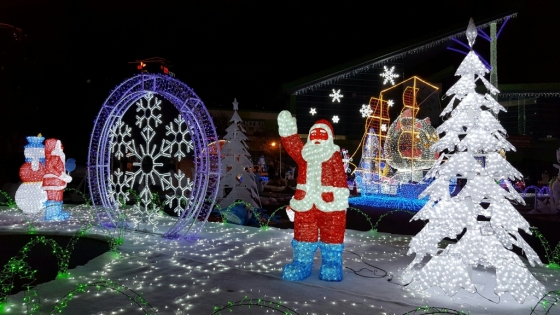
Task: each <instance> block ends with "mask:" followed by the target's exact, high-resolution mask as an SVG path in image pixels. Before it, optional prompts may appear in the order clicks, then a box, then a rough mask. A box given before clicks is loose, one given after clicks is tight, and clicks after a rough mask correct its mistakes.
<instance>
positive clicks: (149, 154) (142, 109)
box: [109, 93, 193, 230]
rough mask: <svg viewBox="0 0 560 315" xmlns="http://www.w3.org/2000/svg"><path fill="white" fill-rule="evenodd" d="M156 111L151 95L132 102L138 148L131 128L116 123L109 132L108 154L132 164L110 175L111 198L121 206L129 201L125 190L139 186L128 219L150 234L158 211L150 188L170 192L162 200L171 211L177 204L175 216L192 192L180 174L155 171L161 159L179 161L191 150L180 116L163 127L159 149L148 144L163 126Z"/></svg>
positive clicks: (156, 101) (187, 128)
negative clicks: (125, 158) (164, 199)
mask: <svg viewBox="0 0 560 315" xmlns="http://www.w3.org/2000/svg"><path fill="white" fill-rule="evenodd" d="M159 110H161V101H160V100H159V99H158V98H157V97H155V96H154V95H153V94H150V93H148V94H146V95H145V96H144V97H143V98H141V99H139V100H138V101H137V102H136V112H138V113H140V114H137V115H136V122H135V124H136V126H137V127H138V129H139V130H140V134H141V136H142V139H143V140H144V143H143V144H140V145H139V146H137V145H136V142H135V140H134V139H132V131H133V128H131V127H129V126H128V125H127V124H126V123H125V122H123V121H118V122H117V123H116V124H115V125H114V126H113V128H112V129H111V152H112V153H113V155H114V157H115V158H117V159H121V158H123V157H127V158H128V159H129V163H130V162H131V164H132V165H129V166H127V167H128V168H127V170H125V171H124V172H123V171H122V170H121V169H118V168H117V169H116V170H114V171H113V176H111V177H110V178H109V183H110V186H111V196H112V198H113V200H114V202H115V203H116V204H118V205H120V206H124V204H125V203H126V202H127V201H129V200H130V199H131V196H130V193H129V189H130V188H132V187H133V186H134V185H135V184H138V185H139V190H140V192H139V194H138V197H139V199H140V203H139V204H135V206H134V207H132V209H131V216H130V218H129V219H130V220H131V221H132V222H133V224H134V227H135V228H140V227H142V228H143V229H144V230H154V229H156V225H157V220H155V218H156V217H157V216H158V215H159V210H160V209H159V208H157V207H155V205H154V203H153V202H152V201H153V195H152V190H154V189H153V186H155V185H159V186H160V187H161V188H159V189H164V190H167V189H171V190H173V195H174V196H172V197H170V196H166V198H167V202H168V203H170V206H171V207H173V206H174V205H173V202H174V201H176V202H177V205H176V206H175V208H174V211H175V212H176V213H178V214H179V213H180V212H181V211H182V210H184V205H181V201H184V202H185V203H186V204H187V205H188V203H189V200H190V199H191V198H190V197H189V195H190V192H191V191H192V189H193V183H192V182H191V180H190V178H185V175H184V174H183V173H181V172H179V174H175V176H173V174H171V173H170V172H161V171H160V170H159V167H161V166H163V165H164V163H163V162H162V161H161V158H164V157H166V158H170V157H171V156H173V157H175V158H176V159H177V160H178V161H180V160H181V159H183V158H185V157H186V156H187V155H186V153H190V152H191V151H192V150H193V144H192V141H191V140H190V138H189V134H190V132H191V129H192V128H190V126H189V124H187V123H186V122H185V120H184V119H183V118H182V116H181V115H180V114H179V115H178V117H177V118H175V119H174V120H173V122H169V124H168V125H167V126H165V127H166V130H167V131H166V133H165V135H166V136H167V138H165V139H163V140H162V142H161V145H160V146H159V147H158V146H157V145H155V144H153V143H152V142H153V141H154V139H155V137H156V135H157V133H156V129H154V128H157V127H158V125H160V124H162V123H163V122H162V115H161V114H160V113H159ZM144 159H146V160H149V162H150V163H151V168H149V167H147V166H150V165H149V164H146V163H142V162H143V160H144ZM175 183H176V184H175ZM176 193H180V195H176ZM121 203H122V204H121Z"/></svg>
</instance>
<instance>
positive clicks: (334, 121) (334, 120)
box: [332, 115, 340, 124]
mask: <svg viewBox="0 0 560 315" xmlns="http://www.w3.org/2000/svg"><path fill="white" fill-rule="evenodd" d="M332 121H333V123H335V124H337V123H338V122H339V121H340V118H338V116H337V115H334V116H333V118H332Z"/></svg>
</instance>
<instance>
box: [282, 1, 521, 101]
mask: <svg viewBox="0 0 560 315" xmlns="http://www.w3.org/2000/svg"><path fill="white" fill-rule="evenodd" d="M516 16H517V12H507V13H503V14H500V15H498V16H495V17H492V18H489V19H485V20H482V21H478V22H477V21H475V23H476V25H477V28H478V29H479V30H480V29H485V28H488V27H489V26H490V24H491V23H497V24H500V23H506V22H507V21H508V20H509V19H510V18H513V17H516ZM465 30H466V26H464V27H462V28H459V29H453V30H451V31H441V32H439V34H438V35H436V36H430V35H427V36H425V37H424V38H420V39H416V40H413V41H409V42H405V43H402V44H400V45H398V46H396V47H390V48H387V49H384V50H380V51H378V52H376V53H374V54H372V55H368V56H365V57H363V58H360V59H357V60H353V61H349V62H346V63H343V64H340V65H337V66H335V67H332V68H330V69H326V70H323V71H320V72H317V73H314V74H311V75H309V76H306V77H304V78H301V79H298V80H295V81H292V82H289V83H286V84H284V85H283V89H284V91H286V92H287V93H288V94H296V95H297V94H300V93H304V92H306V91H307V90H313V89H315V88H318V87H321V86H324V85H327V84H331V83H333V82H335V81H337V80H339V79H342V78H348V77H351V76H355V75H356V74H359V73H361V72H363V71H367V70H369V69H370V68H375V67H379V66H382V65H384V64H386V63H388V62H391V61H394V60H397V59H404V58H405V57H408V56H411V55H417V54H418V53H420V52H426V51H432V50H434V49H436V48H439V49H441V48H442V47H443V45H444V44H448V43H450V42H451V41H452V40H453V39H458V38H462V37H465ZM426 38H427V39H426ZM450 69H451V68H449V67H448V68H446V69H444V70H443V71H444V72H445V73H449V71H450ZM440 72H441V71H440ZM436 75H437V74H436Z"/></svg>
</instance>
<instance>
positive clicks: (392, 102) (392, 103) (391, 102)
mask: <svg viewBox="0 0 560 315" xmlns="http://www.w3.org/2000/svg"><path fill="white" fill-rule="evenodd" d="M393 105H395V101H393V100H388V101H387V106H389V107H393Z"/></svg>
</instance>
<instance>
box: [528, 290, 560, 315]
mask: <svg viewBox="0 0 560 315" xmlns="http://www.w3.org/2000/svg"><path fill="white" fill-rule="evenodd" d="M559 301H560V290H554V291H549V292H548V293H547V294H545V295H544V296H543V297H542V298H541V299H540V300H539V301H538V302H537V304H535V306H533V307H532V308H531V314H529V315H537V314H538V315H540V314H544V315H547V314H556V311H555V312H554V313H551V311H552V308H553V307H555V306H557V305H558V302H559ZM543 312H544V313H543Z"/></svg>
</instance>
